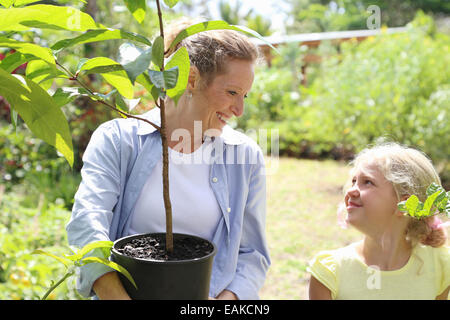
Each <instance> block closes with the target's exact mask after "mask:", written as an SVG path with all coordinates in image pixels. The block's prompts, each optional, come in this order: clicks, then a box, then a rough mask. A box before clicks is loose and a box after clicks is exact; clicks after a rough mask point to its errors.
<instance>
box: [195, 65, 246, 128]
mask: <svg viewBox="0 0 450 320" xmlns="http://www.w3.org/2000/svg"><path fill="white" fill-rule="evenodd" d="M253 68H254V65H253V62H251V61H245V60H238V59H232V60H229V61H228V62H227V70H226V72H225V73H223V74H220V75H217V76H216V77H214V79H213V80H212V81H211V82H210V83H207V84H206V88H205V86H203V88H199V87H198V89H197V90H194V91H193V95H192V98H193V101H192V102H193V103H194V104H195V107H196V112H197V113H198V117H197V119H200V120H202V128H203V131H206V130H208V129H215V130H217V131H216V134H214V132H211V133H212V134H210V135H220V133H221V132H222V129H223V127H224V126H225V125H226V124H227V121H229V120H230V119H231V118H232V117H233V116H235V117H240V116H241V115H242V113H243V112H244V98H245V97H246V96H247V93H248V92H249V91H250V89H251V87H252V84H253V79H254V70H253Z"/></svg>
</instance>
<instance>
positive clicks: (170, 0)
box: [164, 0, 179, 8]
mask: <svg viewBox="0 0 450 320" xmlns="http://www.w3.org/2000/svg"><path fill="white" fill-rule="evenodd" d="M178 1H179V0H164V3H165V4H166V6H168V7H169V8H173V7H174V6H175V5H176V4H177V3H178Z"/></svg>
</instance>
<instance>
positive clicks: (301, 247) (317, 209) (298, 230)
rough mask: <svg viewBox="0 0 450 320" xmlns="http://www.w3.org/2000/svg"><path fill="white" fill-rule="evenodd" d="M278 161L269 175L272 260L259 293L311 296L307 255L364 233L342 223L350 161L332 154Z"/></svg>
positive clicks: (278, 297) (271, 296)
mask: <svg viewBox="0 0 450 320" xmlns="http://www.w3.org/2000/svg"><path fill="white" fill-rule="evenodd" d="M278 161H279V162H278V164H277V165H276V166H274V167H272V168H273V170H271V172H272V174H271V175H268V176H267V220H266V221H267V222H266V226H267V227H266V231H267V241H268V245H269V250H270V254H271V260H272V265H271V267H270V269H269V272H268V274H267V278H266V282H265V284H264V287H263V288H262V290H261V291H260V298H261V299H276V300H282V299H283V300H285V299H287V300H291V299H308V284H309V274H308V273H307V271H306V268H307V265H308V261H309V260H310V259H311V258H312V257H313V256H314V255H315V254H316V253H317V252H318V251H321V250H325V249H336V248H339V247H342V246H345V245H347V244H349V243H351V242H353V241H356V240H358V239H360V238H361V235H360V234H359V233H358V232H357V231H356V230H353V229H342V228H341V227H339V226H338V224H337V215H336V210H337V207H338V204H339V202H340V201H341V200H342V198H343V195H342V186H343V185H344V183H345V181H346V179H347V175H348V167H347V165H346V164H345V163H341V162H336V161H331V160H326V161H316V160H298V159H292V158H280V159H279V160H278ZM274 164H275V162H274ZM270 165H272V163H270V162H269V163H268V167H269V168H270ZM275 169H276V170H275Z"/></svg>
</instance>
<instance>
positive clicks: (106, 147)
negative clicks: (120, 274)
mask: <svg viewBox="0 0 450 320" xmlns="http://www.w3.org/2000/svg"><path fill="white" fill-rule="evenodd" d="M119 142H120V141H119V135H118V129H117V127H116V124H115V122H114V121H109V122H106V123H103V124H102V125H100V126H99V127H98V128H97V130H95V131H94V133H93V134H92V136H91V140H90V142H89V144H88V146H87V148H86V150H85V153H84V155H83V168H82V169H81V177H82V181H81V183H80V186H79V188H78V190H77V192H76V194H75V201H74V206H73V209H72V216H71V219H70V221H69V223H68V224H67V226H66V230H67V235H68V241H69V244H70V245H73V246H76V247H80V248H81V247H83V246H85V245H86V244H88V243H90V242H93V241H99V240H110V238H109V228H110V225H111V221H112V216H113V209H114V207H115V205H116V204H117V201H118V198H119V193H120V143H119ZM90 255H91V256H92V255H94V256H99V255H101V250H97V251H95V250H94V251H92V252H91V254H90ZM110 271H112V269H111V268H109V267H107V266H104V265H101V264H97V263H91V264H87V265H85V266H83V267H81V268H80V270H79V274H78V279H77V290H78V292H79V293H80V294H81V295H82V296H84V297H89V296H92V295H94V292H93V291H92V285H93V283H94V282H95V280H96V279H98V278H99V277H100V276H102V275H103V274H105V273H107V272H110Z"/></svg>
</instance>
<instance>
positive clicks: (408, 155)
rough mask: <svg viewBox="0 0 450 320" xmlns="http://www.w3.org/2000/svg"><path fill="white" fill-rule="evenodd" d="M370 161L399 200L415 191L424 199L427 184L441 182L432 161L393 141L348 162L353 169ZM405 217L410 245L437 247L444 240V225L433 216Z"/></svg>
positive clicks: (381, 144)
mask: <svg viewBox="0 0 450 320" xmlns="http://www.w3.org/2000/svg"><path fill="white" fill-rule="evenodd" d="M369 161H370V162H371V163H374V164H375V165H377V167H378V168H379V170H380V172H381V173H382V174H383V175H384V177H385V178H386V180H388V181H390V182H391V183H392V185H393V187H394V190H395V192H396V194H397V198H398V201H402V199H404V197H405V196H410V195H412V194H415V195H416V196H417V197H418V198H419V200H420V201H422V202H424V201H425V199H426V198H427V194H426V190H427V188H428V186H429V185H430V184H431V183H432V182H434V183H437V184H439V185H441V179H440V178H439V175H438V174H437V172H436V170H435V168H434V166H433V164H432V162H431V160H430V159H429V158H428V157H427V156H426V155H425V154H424V153H423V152H421V151H419V150H416V149H413V148H410V147H407V146H403V145H400V144H398V143H395V142H385V143H379V144H376V145H375V146H373V147H369V148H366V149H364V150H362V151H361V152H360V153H359V154H358V155H357V156H356V158H355V159H354V160H353V161H352V162H351V164H352V165H353V168H356V167H358V166H359V165H360V164H362V163H366V162H369ZM346 186H348V183H347V185H346ZM408 218H409V220H410V221H409V224H408V227H407V230H406V238H407V239H408V241H410V242H411V244H412V245H416V244H417V243H419V242H421V243H422V244H425V245H430V246H432V247H439V246H442V245H444V244H445V243H446V241H447V233H446V231H445V229H444V228H443V227H440V226H439V225H438V224H436V223H435V217H428V218H424V219H420V220H419V219H416V218H412V217H409V216H408Z"/></svg>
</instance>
